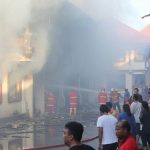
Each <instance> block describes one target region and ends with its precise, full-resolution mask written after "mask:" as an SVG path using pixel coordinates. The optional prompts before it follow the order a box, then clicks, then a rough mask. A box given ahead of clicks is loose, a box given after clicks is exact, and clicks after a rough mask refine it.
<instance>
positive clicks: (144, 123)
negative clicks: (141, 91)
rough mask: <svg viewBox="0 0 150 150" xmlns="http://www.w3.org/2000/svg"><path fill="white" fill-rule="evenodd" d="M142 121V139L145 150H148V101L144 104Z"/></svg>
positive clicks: (149, 114)
mask: <svg viewBox="0 0 150 150" xmlns="http://www.w3.org/2000/svg"><path fill="white" fill-rule="evenodd" d="M140 121H141V124H142V132H141V139H142V144H143V150H147V149H148V147H147V143H148V145H149V146H150V110H149V107H148V103H147V102H146V101H143V102H142V111H141V115H140Z"/></svg>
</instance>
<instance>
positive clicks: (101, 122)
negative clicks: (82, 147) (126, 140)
mask: <svg viewBox="0 0 150 150" xmlns="http://www.w3.org/2000/svg"><path fill="white" fill-rule="evenodd" d="M100 113H101V116H100V117H99V118H98V120H97V128H98V136H99V149H100V148H102V147H103V150H116V148H117V146H118V144H117V137H116V134H115V127H116V124H117V119H116V118H115V117H114V116H112V115H110V114H108V107H107V106H106V105H101V106H100Z"/></svg>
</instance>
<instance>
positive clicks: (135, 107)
mask: <svg viewBox="0 0 150 150" xmlns="http://www.w3.org/2000/svg"><path fill="white" fill-rule="evenodd" d="M130 109H131V113H132V114H133V115H134V118H135V122H136V141H137V142H138V140H139V135H140V119H139V117H140V113H141V103H140V102H139V96H138V94H134V95H133V102H132V104H131V106H130Z"/></svg>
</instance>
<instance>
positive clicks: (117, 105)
mask: <svg viewBox="0 0 150 150" xmlns="http://www.w3.org/2000/svg"><path fill="white" fill-rule="evenodd" d="M116 107H117V108H118V110H119V113H120V112H121V108H120V104H119V102H115V103H113V108H114V109H115V110H116Z"/></svg>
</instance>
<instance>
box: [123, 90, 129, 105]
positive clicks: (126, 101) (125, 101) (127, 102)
mask: <svg viewBox="0 0 150 150" xmlns="http://www.w3.org/2000/svg"><path fill="white" fill-rule="evenodd" d="M124 91H125V92H124V104H129V101H130V93H129V91H128V89H125V90H124Z"/></svg>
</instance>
